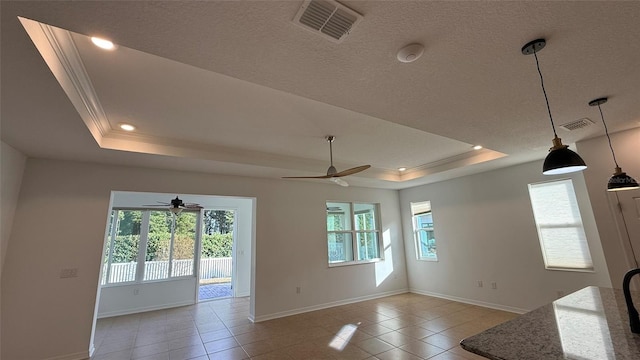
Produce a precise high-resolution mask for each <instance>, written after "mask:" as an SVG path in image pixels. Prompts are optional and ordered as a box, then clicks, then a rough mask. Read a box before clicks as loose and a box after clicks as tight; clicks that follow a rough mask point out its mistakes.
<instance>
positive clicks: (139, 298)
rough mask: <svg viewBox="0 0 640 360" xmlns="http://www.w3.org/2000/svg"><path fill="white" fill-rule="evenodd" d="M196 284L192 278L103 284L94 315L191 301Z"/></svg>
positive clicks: (179, 304) (163, 306)
mask: <svg viewBox="0 0 640 360" xmlns="http://www.w3.org/2000/svg"><path fill="white" fill-rule="evenodd" d="M197 283H198V282H197V280H196V278H195V277H192V278H188V279H179V280H170V281H160V282H147V283H143V284H128V285H120V286H109V287H103V288H102V289H100V304H99V307H98V317H99V318H101V317H108V316H117V315H123V314H133V313H137V312H143V311H149V310H157V309H164V308H168V307H175V306H183V305H190V304H194V303H195V301H194V300H195V298H194V294H195V293H196V287H197ZM136 290H137V291H136Z"/></svg>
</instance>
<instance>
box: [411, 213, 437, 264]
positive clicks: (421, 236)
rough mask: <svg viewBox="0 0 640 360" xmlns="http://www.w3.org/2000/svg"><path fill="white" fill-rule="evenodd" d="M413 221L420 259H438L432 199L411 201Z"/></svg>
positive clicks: (417, 253)
mask: <svg viewBox="0 0 640 360" xmlns="http://www.w3.org/2000/svg"><path fill="white" fill-rule="evenodd" d="M411 221H412V223H413V239H414V241H415V244H416V257H417V258H418V260H428V261H437V260H438V253H437V252H436V238H435V235H434V233H433V214H431V201H423V202H417V203H411Z"/></svg>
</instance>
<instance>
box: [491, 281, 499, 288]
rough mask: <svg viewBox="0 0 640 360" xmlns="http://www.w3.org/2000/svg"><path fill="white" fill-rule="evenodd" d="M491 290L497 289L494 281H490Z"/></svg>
mask: <svg viewBox="0 0 640 360" xmlns="http://www.w3.org/2000/svg"><path fill="white" fill-rule="evenodd" d="M491 288H492V289H493V290H496V289H497V288H498V283H497V282H495V281H492V282H491Z"/></svg>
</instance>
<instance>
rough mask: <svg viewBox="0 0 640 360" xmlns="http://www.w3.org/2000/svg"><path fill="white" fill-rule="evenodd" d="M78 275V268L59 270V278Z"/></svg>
mask: <svg viewBox="0 0 640 360" xmlns="http://www.w3.org/2000/svg"><path fill="white" fill-rule="evenodd" d="M74 277H78V268H72V269H62V270H60V279H66V278H74Z"/></svg>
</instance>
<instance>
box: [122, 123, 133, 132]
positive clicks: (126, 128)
mask: <svg viewBox="0 0 640 360" xmlns="http://www.w3.org/2000/svg"><path fill="white" fill-rule="evenodd" d="M118 126H119V127H120V129H122V130H124V131H134V130H135V129H136V127H135V126H133V125H131V124H120V125H118Z"/></svg>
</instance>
